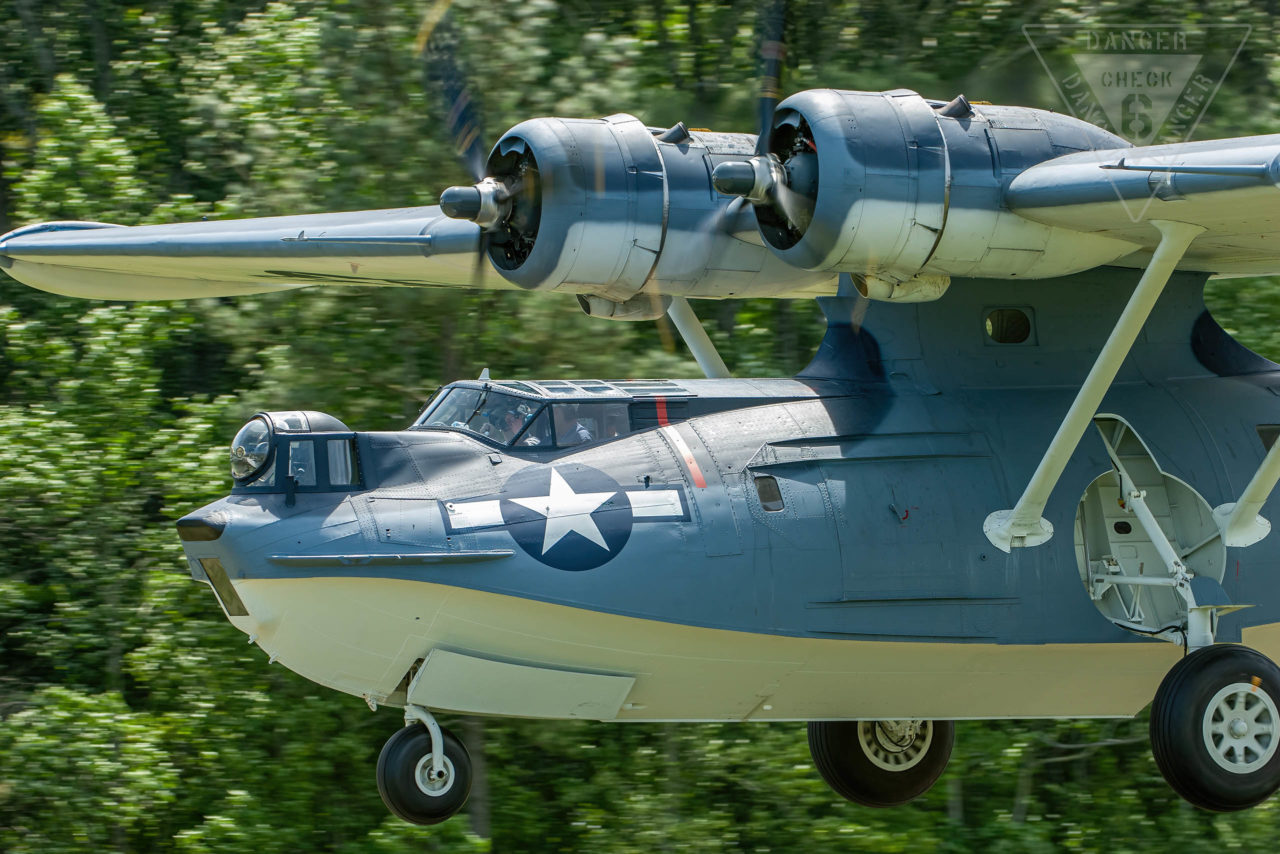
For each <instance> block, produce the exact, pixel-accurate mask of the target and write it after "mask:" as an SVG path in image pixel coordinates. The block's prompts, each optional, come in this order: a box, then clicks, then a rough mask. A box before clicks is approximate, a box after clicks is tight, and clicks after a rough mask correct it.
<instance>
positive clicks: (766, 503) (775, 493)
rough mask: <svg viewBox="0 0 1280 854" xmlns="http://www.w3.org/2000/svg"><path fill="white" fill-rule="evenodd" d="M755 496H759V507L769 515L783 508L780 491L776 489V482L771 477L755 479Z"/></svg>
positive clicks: (765, 476)
mask: <svg viewBox="0 0 1280 854" xmlns="http://www.w3.org/2000/svg"><path fill="white" fill-rule="evenodd" d="M756 494H757V495H759V496H760V506H761V507H763V508H764V509H765V510H767V511H768V512H770V513H776V512H778V511H779V510H781V509H782V508H783V503H782V490H781V489H779V488H778V480H777V478H775V477H773V476H772V475H763V476H761V477H757V478H756Z"/></svg>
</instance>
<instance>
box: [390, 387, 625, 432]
mask: <svg viewBox="0 0 1280 854" xmlns="http://www.w3.org/2000/svg"><path fill="white" fill-rule="evenodd" d="M553 384H554V381H552V382H543V383H542V385H543V386H546V387H550V386H551V385H553ZM508 385H511V384H510V383H509V384H508ZM574 391H578V390H577V389H574ZM413 427H414V429H418V430H421V429H430V428H433V427H434V428H443V429H450V430H462V431H465V432H468V433H474V434H476V435H479V436H483V437H485V438H487V439H489V440H491V441H494V442H498V443H499V444H502V445H507V446H514V447H518V448H519V447H530V448H533V447H537V448H573V447H577V446H579V445H587V444H592V443H595V442H601V441H607V440H609V439H616V438H618V437H619V436H625V435H627V434H628V433H630V432H631V410H630V404H629V402H627V401H611V402H608V403H604V402H599V403H597V402H594V401H584V402H573V401H554V402H551V403H548V404H544V403H542V402H541V401H538V400H530V399H528V398H523V397H516V396H515V395H512V394H506V393H504V392H501V391H497V390H496V389H495V388H494V387H492V386H490V387H486V388H469V387H464V386H458V387H454V388H446V389H444V390H443V391H441V392H440V393H439V394H437V395H436V396H435V397H434V398H433V399H432V400H431V401H430V402H429V403H428V404H427V408H426V409H425V410H423V413H422V415H420V416H419V417H418V420H417V421H415V422H414V425H413Z"/></svg>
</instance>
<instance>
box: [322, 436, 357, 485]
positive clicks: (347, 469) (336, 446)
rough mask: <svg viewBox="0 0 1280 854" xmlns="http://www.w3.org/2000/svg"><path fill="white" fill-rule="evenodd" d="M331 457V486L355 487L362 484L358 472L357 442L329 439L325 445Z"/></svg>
mask: <svg viewBox="0 0 1280 854" xmlns="http://www.w3.org/2000/svg"><path fill="white" fill-rule="evenodd" d="M324 444H325V448H326V449H327V455H328V457H329V485H330V486H354V485H355V484H357V483H359V482H360V476H359V473H358V472H357V471H356V456H355V449H354V447H353V446H354V445H355V440H354V439H329V440H328V441H326V442H325V443H324Z"/></svg>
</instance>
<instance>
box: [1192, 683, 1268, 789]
mask: <svg viewBox="0 0 1280 854" xmlns="http://www.w3.org/2000/svg"><path fill="white" fill-rule="evenodd" d="M1277 725H1280V710H1277V708H1276V703H1275V701H1274V700H1272V699H1271V696H1270V695H1269V694H1267V692H1266V691H1264V690H1262V689H1261V688H1260V687H1258V686H1257V685H1253V684H1252V683H1249V682H1235V683H1232V684H1231V685H1227V686H1226V687H1225V688H1223V689H1222V690H1220V691H1218V693H1217V694H1215V695H1214V697H1213V699H1212V700H1210V701H1209V705H1208V707H1207V708H1206V709H1205V713H1204V722H1203V726H1202V728H1201V729H1202V733H1203V735H1204V744H1205V748H1206V749H1207V750H1208V751H1209V756H1211V757H1212V758H1213V761H1214V762H1216V763H1217V764H1218V765H1219V766H1220V767H1222V768H1225V769H1226V770H1228V771H1230V772H1232V773H1233V774H1249V773H1251V772H1253V771H1257V770H1258V769H1260V768H1261V767H1262V766H1264V765H1266V764H1267V762H1268V761H1270V759H1271V757H1273V756H1274V755H1275V753H1276V748H1277V746H1280V742H1278V741H1277V738H1276V736H1277V732H1276V728H1277Z"/></svg>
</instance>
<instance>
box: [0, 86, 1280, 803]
mask: <svg viewBox="0 0 1280 854" xmlns="http://www.w3.org/2000/svg"><path fill="white" fill-rule="evenodd" d="M775 76H776V74H775ZM477 163H478V167H477V172H476V180H475V183H474V184H472V185H469V186H458V187H450V188H448V189H445V190H443V192H442V193H441V194H440V196H439V202H440V203H439V205H429V206H422V207H413V208H405V209H397V210H380V211H361V212H347V213H327V214H314V215H312V214H307V215H295V216H285V217H276V218H264V219H246V220H230V221H210V222H198V223H187V224H177V225H149V226H140V227H137V226H135V227H121V226H113V225H109V224H104V223H98V222H51V223H43V224H35V225H30V226H26V227H22V228H18V229H17V230H15V231H12V232H10V233H8V234H6V235H4V236H2V237H0V269H3V270H4V272H6V273H7V274H8V275H10V276H12V277H14V278H15V279H17V280H19V281H21V282H24V283H26V284H28V285H30V286H32V287H35V288H39V289H42V290H45V291H50V292H53V293H58V294H70V295H73V296H78V297H84V298H87V299H110V300H154V299H164V300H168V299H192V298H202V297H215V296H216V297H229V296H230V297H234V296H236V295H240V294H252V293H264V292H270V291H279V290H285V289H294V288H308V287H311V288H324V287H329V286H333V285H343V286H351V285H363V286H396V287H410V288H413V287H423V288H438V287H462V288H472V287H478V288H508V289H518V290H523V291H529V292H531V296H530V298H531V299H535V298H537V297H536V296H534V295H533V292H553V293H562V294H563V293H568V294H573V295H575V296H576V297H577V301H578V303H579V304H580V306H581V308H582V310H583V311H585V312H586V313H587V314H588V315H590V316H592V317H598V318H600V319H601V321H602V323H603V322H606V321H614V322H627V321H644V320H652V319H655V318H658V317H660V316H663V315H665V316H666V317H667V318H669V320H670V322H671V323H672V324H673V325H674V326H675V327H676V328H677V329H678V330H679V332H680V333H681V335H682V336H683V338H684V340H685V341H686V342H687V344H688V346H689V349H690V350H691V352H692V353H693V355H694V356H695V358H696V359H697V360H698V362H699V364H700V365H701V366H702V367H703V369H704V373H705V374H706V378H705V379H697V380H634V379H633V380H616V381H605V380H596V379H577V380H564V379H561V380H543V381H534V380H530V379H495V378H491V377H489V376H488V375H487V373H486V374H485V375H482V376H481V377H479V378H478V379H463V380H458V381H456V382H451V383H449V384H447V385H445V386H444V387H443V388H441V389H440V390H439V391H438V392H437V393H436V394H435V395H434V396H433V397H432V398H431V400H430V401H429V402H428V403H427V405H426V407H425V408H424V409H423V411H422V413H421V415H420V416H419V417H418V418H417V419H416V420H414V421H413V423H411V424H406V425H405V427H404V429H402V430H397V431H389V432H369V431H361V430H358V429H352V428H351V427H348V425H347V424H346V423H345V422H343V421H341V420H340V419H339V418H337V417H334V416H332V415H328V414H324V413H320V412H313V411H264V412H262V413H261V414H259V415H256V416H255V417H253V418H252V419H250V420H249V421H248V422H247V423H246V424H245V425H244V426H243V428H242V429H241V430H240V431H239V432H238V434H237V435H236V436H235V437H234V439H233V440H232V443H231V450H230V460H229V466H230V475H231V487H230V492H229V494H228V495H227V496H226V497H225V498H223V499H221V500H219V501H216V502H214V503H213V504H210V505H208V506H206V507H202V508H199V509H194V510H192V511H191V512H190V513H189V514H188V515H186V516H184V517H183V518H181V519H179V520H177V523H176V526H177V533H178V536H180V537H181V540H182V545H183V548H184V549H185V552H186V555H187V557H188V559H189V563H190V571H191V574H192V576H193V577H194V578H195V579H197V580H198V581H200V582H204V583H207V584H208V585H209V586H210V587H211V588H212V592H213V594H214V597H215V598H216V600H217V602H218V605H219V606H220V607H221V608H222V610H223V611H224V613H225V614H226V617H227V619H228V620H230V622H231V623H232V624H234V625H235V626H236V627H237V628H239V629H240V630H241V631H243V632H244V633H245V634H247V635H248V637H249V639H250V640H251V641H252V642H253V643H256V644H257V645H258V646H259V647H261V649H262V650H263V651H264V652H265V653H266V655H268V656H269V657H270V660H271V661H272V662H277V663H279V664H281V665H283V666H285V667H287V668H289V669H291V670H293V671H295V672H296V673H298V674H300V675H301V676H303V677H305V678H307V679H310V680H313V681H314V682H316V683H319V684H321V685H325V686H328V687H330V688H333V689H334V690H337V691H341V692H345V693H347V694H350V695H352V696H353V697H357V698H361V699H363V700H364V701H365V702H366V703H367V704H368V705H369V707H370V708H371V709H376V708H377V707H379V706H392V707H397V708H402V709H403V710H404V715H405V720H406V726H405V727H404V728H403V729H401V730H399V731H398V732H396V733H394V734H393V735H391V737H390V739H389V740H388V741H387V743H386V746H385V748H384V749H383V751H382V754H381V757H380V758H379V760H378V764H377V769H376V779H377V784H378V787H379V790H380V792H381V793H382V796H383V798H384V800H385V802H386V804H387V806H388V807H389V808H390V810H391V811H392V812H394V813H395V814H396V815H398V816H400V817H401V818H403V819H405V820H407V821H409V822H415V823H419V824H433V823H436V822H440V821H443V820H445V819H447V818H448V817H450V816H451V815H453V814H455V813H456V812H457V811H458V810H459V809H460V808H461V807H462V806H463V804H464V802H465V801H466V798H467V794H468V792H469V789H470V784H471V770H470V769H471V765H470V760H469V758H468V754H467V751H466V748H465V746H464V745H463V744H462V743H461V742H460V741H459V739H458V738H456V737H455V736H454V735H453V734H452V733H450V732H449V731H448V730H447V729H445V728H444V727H442V726H440V725H439V723H438V722H437V720H436V717H435V715H436V714H437V713H438V712H442V711H443V712H455V713H462V714H467V715H496V716H514V717H524V718H541V719H586V720H595V721H806V722H808V739H809V745H810V748H811V751H812V756H813V760H814V763H815V766H816V769H817V771H818V772H819V773H820V774H821V776H822V777H823V778H824V779H825V780H826V781H827V782H828V783H829V784H830V785H831V787H832V788H833V789H834V790H835V792H837V793H838V794H839V795H840V796H843V797H844V798H847V799H849V800H850V801H853V802H856V803H859V804H865V805H871V806H893V805H897V804H902V803H905V802H907V801H909V800H911V799H912V798H915V797H917V796H919V795H920V794H922V793H923V792H925V791H927V790H928V789H929V787H930V786H931V785H932V784H933V783H934V781H935V780H937V779H938V777H939V775H940V774H942V773H943V770H944V769H945V767H946V765H947V760H948V757H949V755H950V752H951V748H952V742H953V729H954V727H953V723H952V722H953V721H955V720H957V719H996V718H1037V717H1052V718H1061V717H1125V716H1132V715H1135V714H1137V713H1139V712H1140V711H1141V710H1143V709H1144V708H1145V707H1147V706H1148V705H1150V706H1151V712H1150V733H1151V746H1152V750H1153V753H1154V756H1155V759H1156V762H1157V763H1158V765H1159V767H1160V769H1161V771H1162V772H1163V774H1164V776H1165V778H1166V779H1167V780H1168V782H1169V784H1170V786H1171V787H1172V788H1173V789H1174V790H1176V791H1177V792H1178V794H1180V795H1181V796H1182V797H1184V798H1185V799H1187V800H1188V801H1190V802H1191V803H1193V804H1195V805H1196V806H1199V807H1202V808H1204V809H1208V810H1219V811H1227V810H1239V809H1245V808H1248V807H1251V806H1253V805H1256V804H1258V803H1260V802H1262V801H1263V800H1265V799H1266V798H1268V797H1269V796H1271V795H1272V794H1273V793H1274V792H1275V790H1276V789H1277V787H1278V786H1280V755H1278V753H1277V748H1278V747H1280V707H1278V706H1277V704H1278V703H1280V670H1277V667H1276V664H1275V663H1274V660H1275V659H1276V657H1277V656H1280V584H1277V582H1276V578H1275V572H1276V568H1277V566H1280V538H1272V537H1270V536H1269V534H1270V532H1271V524H1270V523H1269V522H1268V521H1267V519H1266V517H1265V515H1264V514H1265V513H1271V514H1274V513H1275V512H1276V505H1275V503H1274V502H1272V501H1271V496H1272V493H1273V490H1274V487H1275V485H1276V482H1277V479H1278V478H1280V445H1278V444H1277V443H1276V438H1277V436H1278V435H1280V399H1278V398H1277V395H1280V365H1276V364H1274V363H1272V362H1270V361H1268V360H1267V359H1265V358H1262V357H1261V356H1259V355H1257V354H1255V353H1252V352H1250V351H1249V350H1248V349H1246V348H1245V347H1244V346H1242V345H1241V344H1239V343H1237V342H1236V341H1235V340H1234V339H1233V338H1232V337H1231V336H1230V335H1229V334H1227V333H1226V332H1225V331H1224V330H1223V328H1222V327H1221V326H1220V325H1219V324H1218V323H1217V322H1216V321H1215V320H1214V319H1213V317H1212V316H1211V315H1210V314H1209V313H1208V312H1207V311H1206V309H1205V305H1204V302H1203V297H1202V294H1203V289H1204V285H1205V282H1206V280H1207V279H1209V278H1210V277H1233V276H1256V275H1268V274H1276V273H1280V213H1278V211H1280V190H1278V189H1277V187H1278V186H1280V136H1256V137H1242V138H1234V139H1219V140H1211V141H1197V142H1185V143H1175V144H1160V145H1145V146H1135V145H1132V144H1130V143H1129V142H1127V141H1126V140H1124V139H1123V138H1121V137H1119V136H1117V135H1115V134H1113V133H1112V132H1110V131H1108V130H1106V129H1104V128H1102V127H1099V126H1096V125H1094V124H1090V123H1088V122H1085V121H1083V120H1081V119H1077V118H1073V117H1072V116H1069V115H1063V114H1059V113H1055V112H1050V111H1046V110H1040V109H1033V108H1029V107H1021V106H999V105H992V104H985V103H980V102H977V101H970V100H968V99H967V98H965V97H964V96H963V95H961V96H956V97H952V98H949V99H936V100H935V99H931V98H929V97H925V96H923V95H920V94H918V93H916V92H913V91H908V90H894V91H887V92H870V91H843V90H832V89H816V90H807V91H802V92H798V93H795V94H793V95H791V96H790V97H787V98H786V99H784V100H782V101H781V102H780V103H777V104H776V108H775V107H774V104H773V103H769V104H768V105H767V110H766V111H765V113H764V122H763V124H762V127H761V132H760V133H757V134H749V133H720V132H712V131H703V130H691V129H689V128H688V127H686V126H685V125H684V124H683V123H680V124H676V125H675V126H673V127H653V126H649V125H647V124H646V123H645V122H644V121H643V120H641V119H639V118H637V117H634V116H631V115H612V116H608V117H605V118H587V119H582V118H534V119H530V120H528V121H524V122H521V123H520V124H517V125H516V126H514V127H512V128H511V129H510V130H508V131H507V132H506V133H504V134H503V135H502V136H501V137H500V138H499V139H498V140H497V142H496V144H495V145H494V146H493V147H492V149H491V150H489V151H488V152H487V154H484V153H483V152H482V153H481V155H480V156H479V157H478V158H477ZM477 259H479V262H480V263H479V264H477ZM745 297H768V298H777V299H793V300H796V299H816V300H817V301H818V302H819V303H820V305H821V307H822V310H823V312H824V315H825V317H826V320H827V329H826V334H825V337H824V338H823V340H822V342H821V345H820V346H819V347H818V349H817V351H816V353H815V354H814V356H813V359H812V361H811V362H810V364H809V365H808V366H807V367H806V368H805V369H803V370H802V371H800V372H799V373H798V374H797V375H796V376H794V377H791V378H783V379H777V378H775V379H750V378H735V377H733V376H731V375H730V372H729V370H728V369H727V367H726V366H725V364H724V363H723V361H722V360H721V359H720V357H719V356H718V354H717V353H716V351H715V348H714V346H713V345H712V343H711V341H710V340H709V338H708V336H707V335H706V333H705V332H704V331H703V330H702V327H701V326H700V325H699V323H698V321H697V318H696V316H695V315H694V312H693V310H692V308H691V306H690V301H691V300H693V301H696V300H719V299H728V298H734V299H737V298H745ZM429 299H430V294H429V293H427V294H424V305H426V304H427V302H428V301H429ZM602 329H603V327H602ZM619 373H621V374H624V375H625V373H626V366H625V365H619Z"/></svg>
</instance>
